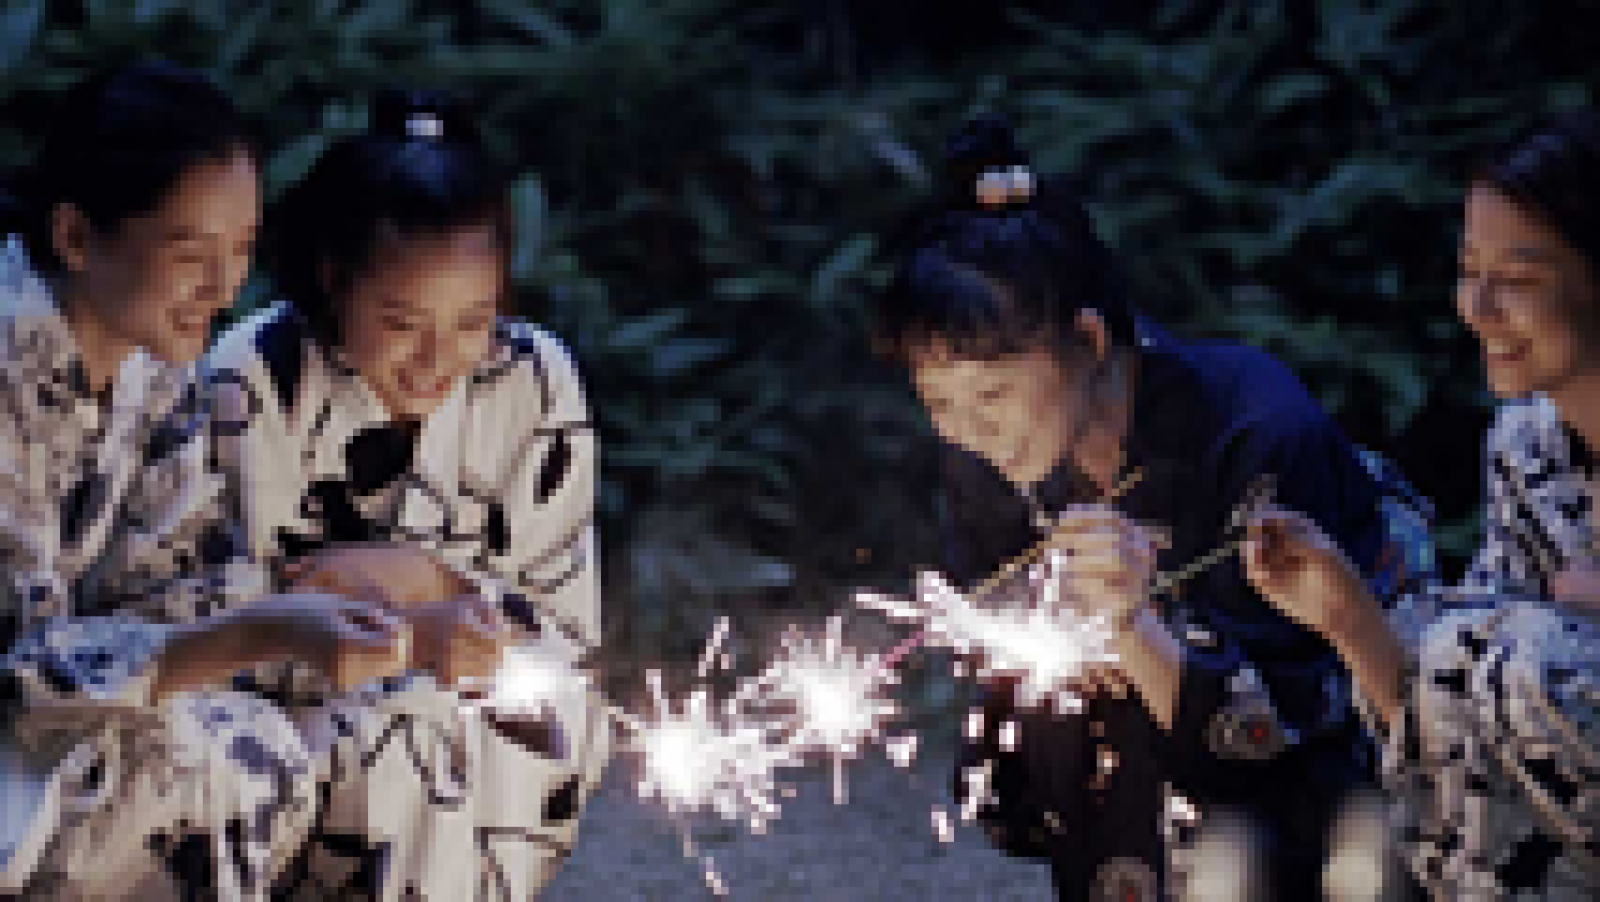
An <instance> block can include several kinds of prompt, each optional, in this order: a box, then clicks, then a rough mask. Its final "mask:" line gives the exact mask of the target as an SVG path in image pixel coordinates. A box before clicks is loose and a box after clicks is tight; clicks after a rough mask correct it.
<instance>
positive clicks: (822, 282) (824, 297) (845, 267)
mask: <svg viewBox="0 0 1600 902" xmlns="http://www.w3.org/2000/svg"><path fill="white" fill-rule="evenodd" d="M877 247H878V242H877V239H876V238H874V237H873V236H871V235H865V234H858V235H855V236H852V237H851V238H850V239H849V240H847V241H845V242H844V243H843V244H841V245H839V247H838V248H836V249H835V250H834V252H833V253H832V254H830V255H829V256H828V259H827V260H825V261H823V264H822V265H821V266H820V267H818V268H817V272H816V275H815V276H813V277H812V279H811V302H812V303H813V304H815V305H818V306H822V305H826V304H830V303H832V302H833V300H834V293H835V292H837V291H838V290H839V286H840V284H841V283H842V282H844V281H845V280H847V279H850V278H853V277H855V276H856V275H857V274H859V273H860V272H861V270H862V268H863V267H865V265H866V262H867V260H868V259H869V258H871V256H872V254H873V252H874V251H875V250H877Z"/></svg>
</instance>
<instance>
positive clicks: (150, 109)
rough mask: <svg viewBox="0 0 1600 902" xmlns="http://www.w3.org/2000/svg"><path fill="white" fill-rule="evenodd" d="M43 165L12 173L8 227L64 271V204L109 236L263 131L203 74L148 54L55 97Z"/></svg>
mask: <svg viewBox="0 0 1600 902" xmlns="http://www.w3.org/2000/svg"><path fill="white" fill-rule="evenodd" d="M51 122H52V125H51V127H50V128H49V129H48V131H47V132H46V134H45V136H44V141H43V143H42V144H41V146H40V147H39V150H38V154H37V155H36V157H35V162H34V163H33V164H32V165H31V166H29V167H26V168H24V169H23V170H21V171H18V172H15V173H12V174H11V177H10V179H9V180H8V181H9V184H7V185H6V186H5V189H4V190H3V191H0V195H4V197H3V202H0V226H3V228H4V231H5V232H6V233H7V234H16V235H19V236H20V237H21V239H22V242H23V246H24V247H25V248H26V249H27V251H28V256H29V257H30V259H31V260H32V263H33V265H34V267H35V268H36V269H38V270H39V271H40V272H43V273H57V272H60V270H61V268H62V265H63V264H62V261H61V259H60V257H59V256H58V255H57V254H56V250H55V245H54V240H53V238H52V235H51V231H52V229H51V220H52V217H53V214H54V211H55V208H56V207H57V206H59V205H61V204H72V205H73V206H75V207H77V208H78V209H79V210H81V211H82V212H83V214H84V216H85V218H87V219H88V221H89V224H90V225H91V226H92V227H93V228H94V229H95V231H97V232H99V233H100V234H102V235H109V234H112V233H113V232H115V231H116V230H117V229H118V228H119V227H120V226H121V225H122V223H123V222H124V221H125V220H127V219H130V218H132V217H136V216H142V215H145V214H148V213H150V212H152V211H154V210H155V209H157V208H158V207H160V206H161V204H162V202H163V201H165V200H166V199H167V197H168V195H169V194H170V193H171V191H172V190H173V188H174V187H175V186H176V185H177V183H178V181H179V180H180V179H181V178H182V177H183V176H184V174H186V173H187V172H188V171H189V170H190V168H191V167H193V166H195V165H196V164H198V163H202V162H208V161H214V160H226V159H227V158H228V157H229V156H231V155H232V154H234V153H237V152H239V151H241V150H243V151H244V152H246V153H248V154H250V155H251V156H252V157H253V158H256V159H259V158H260V148H259V145H258V144H257V141H256V136H255V135H254V134H253V133H252V131H251V130H250V128H249V127H248V126H247V124H246V123H245V120H244V117H243V116H242V115H241V114H240V113H239V111H238V109H237V108H236V107H234V105H233V102H232V101H231V100H229V99H228V97H227V95H226V94H224V93H222V91H221V90H219V89H218V88H217V87H216V86H215V85H214V84H212V83H211V82H210V81H208V80H207V79H206V78H205V77H204V76H202V75H200V74H199V73H197V72H195V71H193V70H190V69H187V68H184V67H183V66H179V65H177V64H175V63H170V62H167V61H165V60H158V59H147V60H140V61H137V62H134V63H131V64H128V65H125V66H122V67H120V68H116V69H112V70H108V71H105V72H101V73H99V74H97V75H94V76H91V77H90V78H88V79H86V80H84V81H82V82H80V83H78V84H77V85H74V86H73V87H72V88H70V89H69V90H68V91H67V92H66V93H65V95H64V96H62V97H61V98H60V99H59V100H57V101H56V102H55V107H54V112H53V115H52V118H51Z"/></svg>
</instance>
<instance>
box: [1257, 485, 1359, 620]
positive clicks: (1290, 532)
mask: <svg viewBox="0 0 1600 902" xmlns="http://www.w3.org/2000/svg"><path fill="white" fill-rule="evenodd" d="M1247 528H1248V530H1249V531H1248V537H1247V539H1246V541H1245V545H1244V547H1243V548H1242V549H1241V555H1240V556H1241V557H1242V558H1243V559H1244V571H1245V576H1246V577H1248V578H1249V580H1250V582H1251V584H1252V585H1254V586H1255V587H1256V591H1258V592H1260V593H1261V596H1262V597H1263V598H1265V599H1266V600H1267V601H1268V602H1269V603H1270V604H1271V605H1272V606H1273V607H1275V608H1277V609H1278V610H1279V611H1282V612H1283V613H1284V614H1286V615H1287V616H1289V617H1292V618H1294V619H1295V620H1297V621H1299V622H1300V623H1303V624H1305V625H1306V626H1308V627H1310V628H1311V629H1313V630H1316V631H1317V632H1319V633H1321V634H1322V635H1323V636H1325V637H1327V638H1329V639H1337V638H1339V636H1340V635H1342V633H1343V632H1345V631H1346V629H1347V627H1348V625H1349V622H1350V620H1351V618H1352V615H1353V614H1355V613H1358V612H1359V610H1360V608H1361V607H1362V606H1364V605H1365V606H1371V607H1372V608H1374V609H1375V608H1376V607H1377V600H1376V599H1375V598H1373V597H1372V593H1371V592H1370V591H1369V590H1368V589H1367V586H1366V584H1365V583H1363V582H1362V581H1361V576H1360V573H1359V572H1358V571H1357V570H1356V567H1355V565H1354V564H1352V563H1351V562H1350V559H1349V558H1347V557H1346V556H1345V554H1344V552H1343V551H1341V550H1340V549H1339V546H1337V545H1335V544H1334V542H1333V540H1332V539H1330V538H1328V536H1327V534H1326V533H1324V532H1323V531H1322V530H1321V529H1320V528H1319V527H1318V526H1317V524H1315V523H1313V522H1312V521H1311V520H1310V519H1308V518H1306V517H1305V516H1303V515H1301V514H1298V513H1295V512H1293V511H1287V510H1283V509H1280V508H1264V509H1262V510H1261V511H1259V512H1258V513H1256V514H1255V515H1254V516H1253V517H1252V518H1251V519H1250V522H1249V524H1248V527H1247Z"/></svg>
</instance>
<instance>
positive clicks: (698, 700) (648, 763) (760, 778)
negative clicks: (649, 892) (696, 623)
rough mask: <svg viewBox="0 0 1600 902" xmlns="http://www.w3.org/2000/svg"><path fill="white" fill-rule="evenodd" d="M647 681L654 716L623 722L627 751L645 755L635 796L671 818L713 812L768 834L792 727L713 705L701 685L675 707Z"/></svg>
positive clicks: (791, 756)
mask: <svg viewBox="0 0 1600 902" xmlns="http://www.w3.org/2000/svg"><path fill="white" fill-rule="evenodd" d="M726 632H727V627H726V624H725V622H724V623H719V624H718V628H717V632H716V633H715V634H714V635H713V637H712V639H711V641H710V642H709V643H708V644H707V649H706V654H705V656H704V657H703V658H702V663H701V667H700V671H699V672H700V674H701V675H702V676H704V675H707V674H708V673H709V672H710V669H711V662H715V661H717V660H719V659H720V657H721V656H720V655H719V654H718V649H717V646H718V645H719V644H720V641H721V639H722V638H723V636H725V635H726ZM647 680H648V682H649V686H650V695H651V700H652V703H653V704H652V708H653V712H652V714H653V716H651V717H650V718H648V719H637V718H633V717H631V716H626V715H622V716H621V719H622V720H623V722H624V723H625V724H626V725H627V726H629V727H631V728H632V730H633V734H634V735H633V736H632V739H631V742H630V743H629V745H630V747H631V748H632V750H633V751H635V752H637V753H638V754H640V755H641V756H642V757H643V763H644V777H643V779H642V780H641V781H640V783H639V794H640V795H641V796H642V797H644V798H646V799H655V800H658V801H660V802H662V803H663V804H665V805H666V807H667V810H668V811H670V812H671V813H672V814H674V815H686V814H690V813H694V812H702V811H711V812H715V813H716V814H717V815H719V816H721V817H723V818H725V819H727V820H743V821H747V822H748V823H749V825H750V829H751V830H752V831H756V832H760V831H761V830H763V829H765V826H766V824H767V822H768V821H769V820H771V819H772V818H774V817H776V816H777V815H778V812H779V806H778V804H777V802H776V801H774V798H773V797H774V795H776V793H777V791H778V787H777V781H776V776H775V772H776V770H777V768H779V767H783V766H786V765H792V764H797V763H799V761H798V755H797V753H796V750H795V749H794V748H793V747H792V745H791V744H790V743H788V742H787V741H785V740H784V738H783V736H782V735H781V734H783V733H785V732H787V731H788V730H790V729H792V725H791V724H786V723H782V722H773V721H764V720H752V719H749V718H747V717H745V716H744V714H743V712H742V711H741V710H740V708H739V705H738V703H737V700H736V698H729V699H726V700H724V701H722V702H721V703H720V704H719V703H716V702H714V701H713V700H712V697H711V692H710V690H709V689H707V688H705V687H704V686H700V687H697V688H695V689H693V690H692V691H690V692H689V693H688V695H687V697H685V698H684V699H682V700H681V701H680V702H678V703H676V704H675V703H674V702H673V701H672V700H670V699H668V698H667V696H666V693H665V692H664V691H663V689H662V684H661V674H660V672H659V671H654V670H652V671H650V672H649V674H648V675H647Z"/></svg>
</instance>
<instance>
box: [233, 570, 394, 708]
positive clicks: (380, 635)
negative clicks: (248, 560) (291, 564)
mask: <svg viewBox="0 0 1600 902" xmlns="http://www.w3.org/2000/svg"><path fill="white" fill-rule="evenodd" d="M231 616H232V617H233V619H234V625H235V626H236V627H239V628H242V629H243V630H244V631H245V635H246V636H248V637H249V640H248V641H250V642H251V644H253V645H255V646H256V647H257V648H258V649H261V650H262V651H261V652H259V653H258V656H262V657H266V658H268V659H272V658H291V659H294V660H298V661H303V662H305V663H306V664H309V665H310V666H312V667H314V668H316V669H317V670H319V671H321V672H322V673H323V674H324V675H326V676H327V678H328V680H329V682H331V683H332V684H333V685H334V686H336V687H338V689H339V690H340V691H341V692H343V691H348V690H350V689H353V688H355V687H357V686H360V685H362V684H364V683H369V682H371V681H373V680H377V679H382V678H384V677H389V676H395V675H397V674H399V673H402V672H404V671H405V670H406V669H407V668H408V667H409V666H410V659H411V652H410V648H411V646H412V634H413V630H412V628H411V627H410V626H409V625H408V624H407V623H406V622H405V621H404V620H402V619H401V618H399V617H397V616H395V615H394V613H393V612H390V611H387V610H384V607H383V605H382V604H381V602H375V601H374V600H373V599H370V598H346V597H344V596H342V595H330V594H325V593H317V592H289V593H283V594H278V595H268V596H264V597H263V598H261V599H260V600H258V601H256V602H255V603H254V604H251V605H249V606H246V607H243V608H240V609H238V610H237V611H236V612H234V613H233V614H232V615H231Z"/></svg>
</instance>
